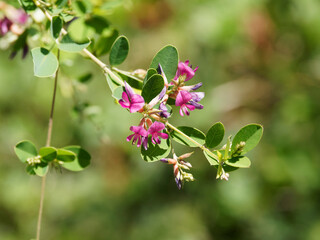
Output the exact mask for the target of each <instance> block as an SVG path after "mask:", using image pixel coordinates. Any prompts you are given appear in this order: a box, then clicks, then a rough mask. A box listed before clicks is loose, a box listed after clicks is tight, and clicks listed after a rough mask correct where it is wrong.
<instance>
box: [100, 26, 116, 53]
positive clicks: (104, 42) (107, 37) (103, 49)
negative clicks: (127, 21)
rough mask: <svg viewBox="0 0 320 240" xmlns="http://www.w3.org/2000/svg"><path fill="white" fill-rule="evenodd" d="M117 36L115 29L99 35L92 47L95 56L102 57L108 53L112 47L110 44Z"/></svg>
mask: <svg viewBox="0 0 320 240" xmlns="http://www.w3.org/2000/svg"><path fill="white" fill-rule="evenodd" d="M105 32H107V33H105ZM118 36H119V32H118V30H116V29H112V30H110V31H104V32H103V33H102V34H101V36H100V37H99V38H98V40H97V42H96V44H95V46H94V52H95V54H96V56H102V55H104V54H106V53H108V52H109V51H110V49H111V47H112V44H113V43H114V41H115V40H116V39H117V38H118Z"/></svg>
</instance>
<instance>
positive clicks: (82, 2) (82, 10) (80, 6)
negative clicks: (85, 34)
mask: <svg viewBox="0 0 320 240" xmlns="http://www.w3.org/2000/svg"><path fill="white" fill-rule="evenodd" d="M72 6H73V9H74V10H75V11H76V13H77V14H79V15H84V14H86V13H89V12H90V11H91V10H92V4H91V2H90V1H88V0H77V1H73V2H72Z"/></svg>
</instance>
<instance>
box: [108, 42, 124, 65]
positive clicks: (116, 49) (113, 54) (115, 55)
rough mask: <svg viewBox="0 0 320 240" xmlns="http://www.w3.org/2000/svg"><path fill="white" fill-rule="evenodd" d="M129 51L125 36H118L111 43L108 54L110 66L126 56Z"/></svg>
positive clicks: (121, 60) (121, 61) (117, 63)
mask: <svg viewBox="0 0 320 240" xmlns="http://www.w3.org/2000/svg"><path fill="white" fill-rule="evenodd" d="M128 53H129V41H128V39H127V38H126V37H125V36H120V37H118V38H117V39H116V41H115V42H114V43H113V45H112V47H111V51H110V55H109V62H110V65H111V66H116V65H119V64H121V63H123V61H124V60H125V59H126V58H127V56H128Z"/></svg>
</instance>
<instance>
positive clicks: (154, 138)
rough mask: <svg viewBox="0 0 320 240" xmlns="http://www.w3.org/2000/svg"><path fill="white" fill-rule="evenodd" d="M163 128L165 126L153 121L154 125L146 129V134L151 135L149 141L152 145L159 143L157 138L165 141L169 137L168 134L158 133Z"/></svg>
mask: <svg viewBox="0 0 320 240" xmlns="http://www.w3.org/2000/svg"><path fill="white" fill-rule="evenodd" d="M165 128H166V126H165V125H164V124H163V123H162V122H157V121H155V122H154V123H152V125H151V126H150V127H149V129H148V134H150V135H151V141H152V143H153V144H156V143H158V144H160V143H161V140H160V139H159V137H161V138H163V139H167V138H168V137H169V136H168V134H166V133H162V132H160V131H162V130H163V129H165Z"/></svg>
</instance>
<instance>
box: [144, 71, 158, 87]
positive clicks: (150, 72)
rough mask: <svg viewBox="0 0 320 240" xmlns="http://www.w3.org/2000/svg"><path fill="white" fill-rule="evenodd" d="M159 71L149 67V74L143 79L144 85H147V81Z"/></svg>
mask: <svg viewBox="0 0 320 240" xmlns="http://www.w3.org/2000/svg"><path fill="white" fill-rule="evenodd" d="M157 73H158V72H157V70H156V69H154V68H149V69H148V71H147V74H146V76H145V78H144V80H143V85H145V84H146V82H147V81H148V80H149V79H150V78H151V77H152V76H153V75H155V74H157Z"/></svg>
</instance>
